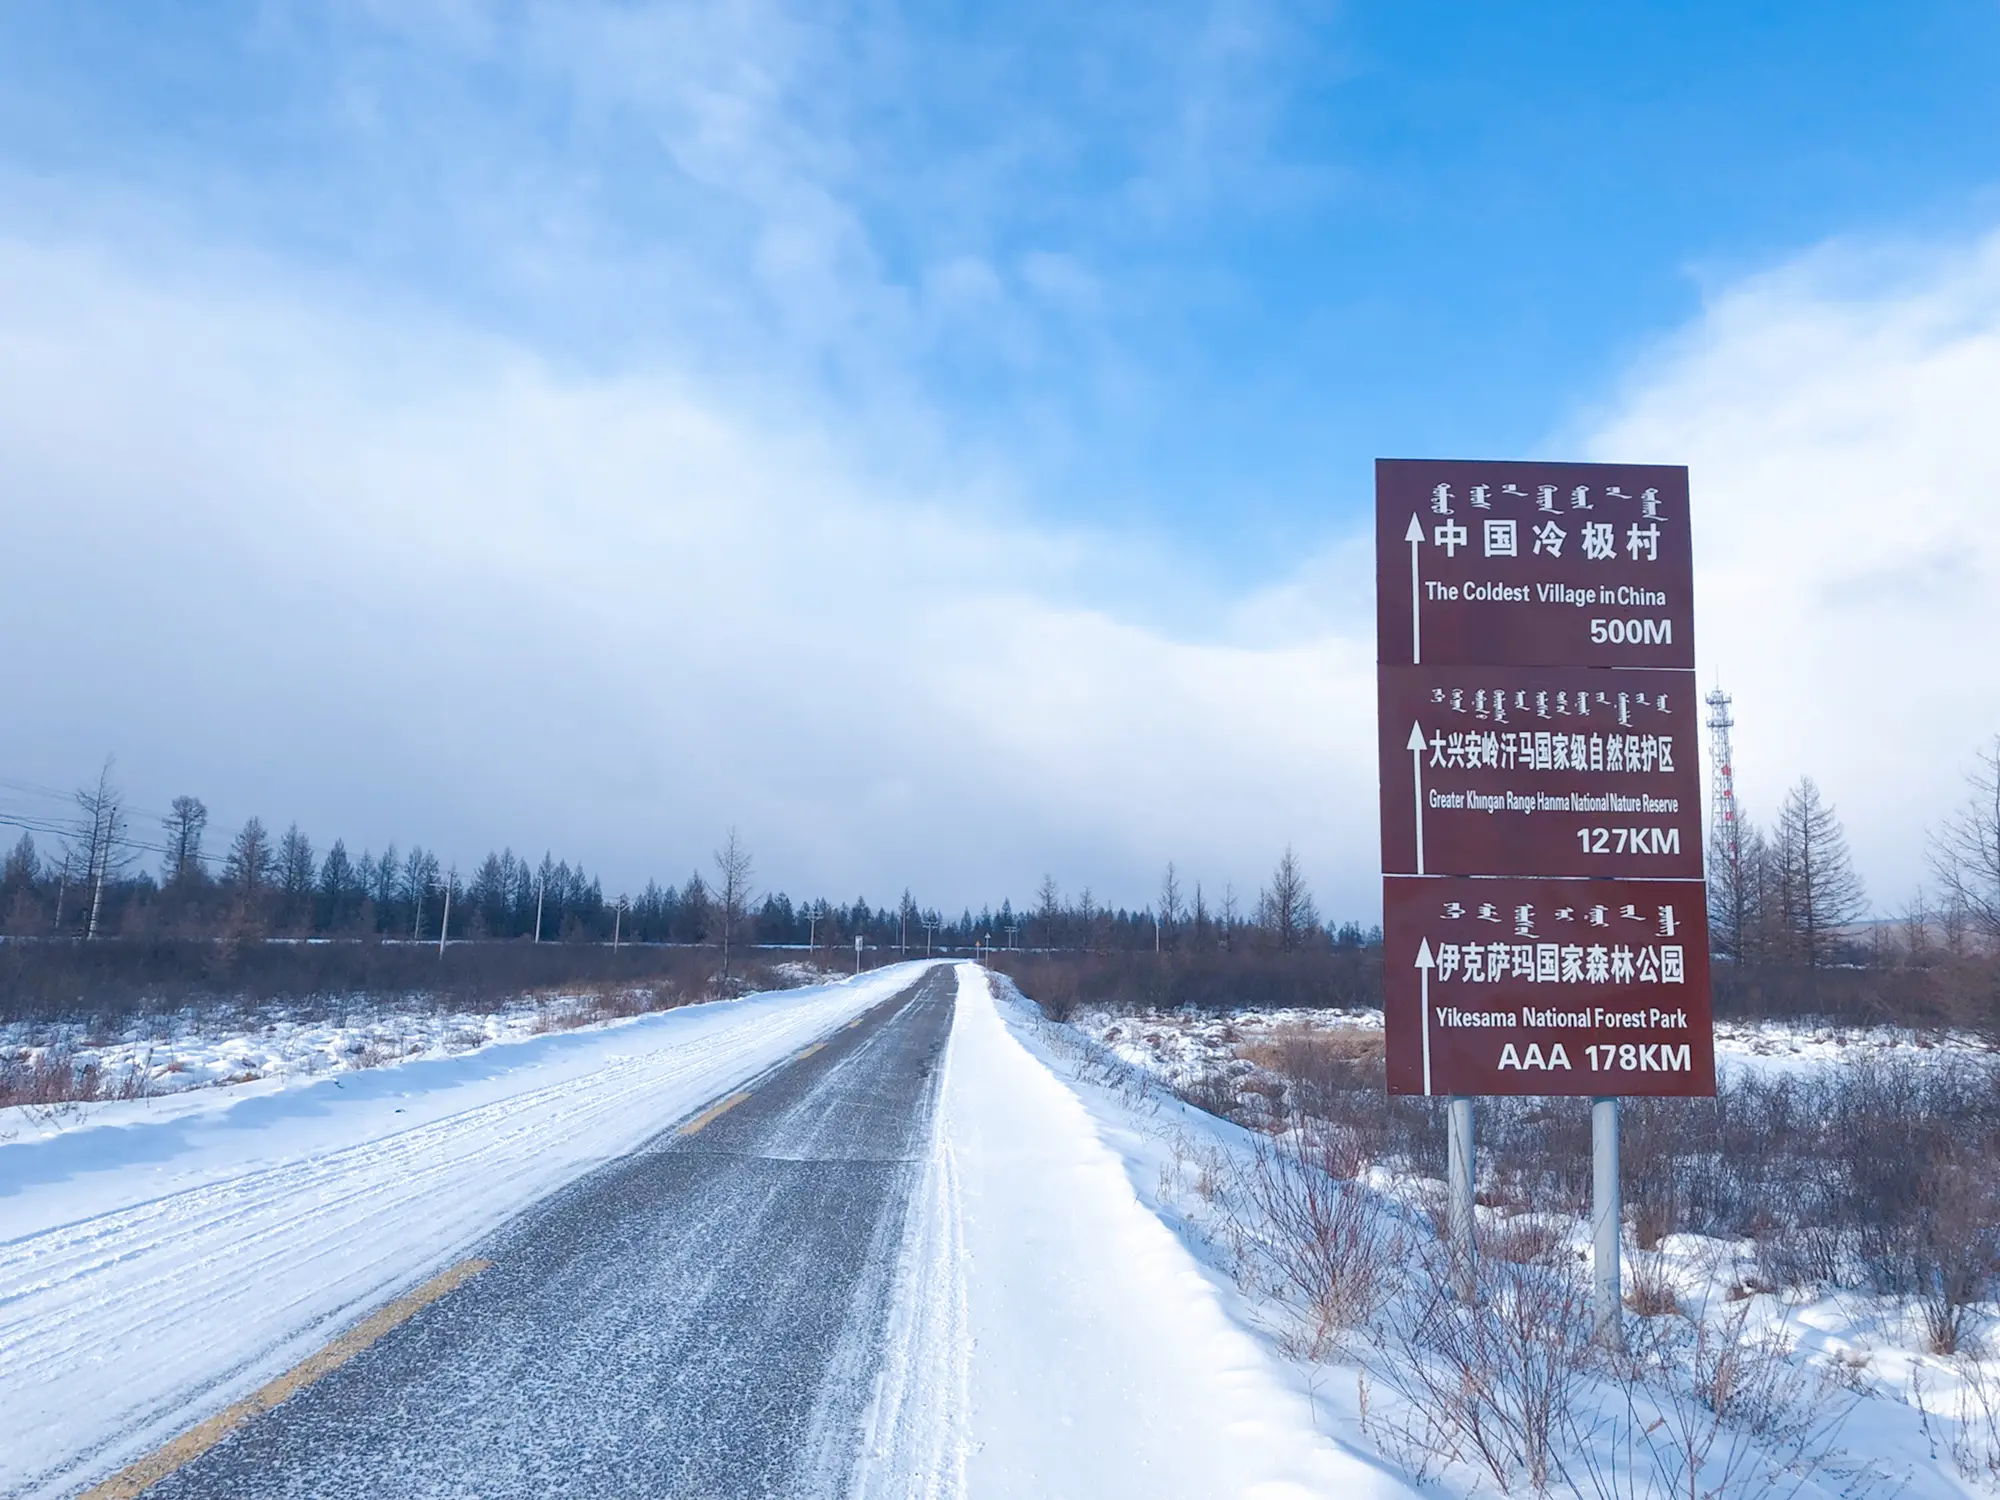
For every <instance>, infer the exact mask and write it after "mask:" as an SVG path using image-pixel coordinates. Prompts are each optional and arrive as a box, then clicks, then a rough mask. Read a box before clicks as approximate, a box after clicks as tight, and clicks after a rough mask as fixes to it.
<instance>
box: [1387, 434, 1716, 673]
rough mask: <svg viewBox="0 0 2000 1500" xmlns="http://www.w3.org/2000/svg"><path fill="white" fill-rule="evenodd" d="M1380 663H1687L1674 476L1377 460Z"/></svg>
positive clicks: (1688, 569)
mask: <svg viewBox="0 0 2000 1500" xmlns="http://www.w3.org/2000/svg"><path fill="white" fill-rule="evenodd" d="M1375 569H1376V583H1375V598H1376V609H1377V610H1378V611H1379V619H1378V622H1377V633H1376V642H1377V649H1378V650H1379V652H1380V659H1381V661H1382V663H1383V664H1384V665H1406V664H1408V665H1421V664H1431V663H1436V664H1444V663H1450V664H1453V665H1469V666H1545V667H1684V668H1692V667H1693V666H1694V604H1693V593H1694V557H1693V546H1692V541H1691V537H1690V533H1689V529H1688V475H1687V470H1686V469H1685V468H1680V467H1667V466H1663V465H1652V464H1551V463H1505V462H1486V461H1460V460H1438V459H1396V458H1385V459H1378V460H1377V461H1376V464H1375Z"/></svg>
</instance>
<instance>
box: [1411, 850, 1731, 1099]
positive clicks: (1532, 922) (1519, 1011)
mask: <svg viewBox="0 0 2000 1500" xmlns="http://www.w3.org/2000/svg"><path fill="white" fill-rule="evenodd" d="M1383 885H1384V898H1383V908H1384V909H1383V922H1382V967H1383V980H1384V983H1383V1021H1384V1026H1385V1030H1386V1038H1385V1040H1386V1043H1387V1052H1388V1073H1389V1092H1390V1093H1392V1094H1584V1095H1605V1094H1645V1095H1655V1096H1663V1097H1697V1096H1707V1095H1712V1094H1713V1093H1714V1092H1715V1046H1714V1035H1713V1022H1712V1016H1711V1013H1710V1004H1709V971H1708V920H1707V902H1706V898H1705V896H1704V895H1703V887H1702V885H1701V883H1700V882H1699V881H1652V880H1545V879H1516V880H1490V879H1489V880H1479V879H1459V878H1453V877H1442V878H1439V877H1430V878H1408V879H1398V878H1394V877H1391V878H1389V879H1386V880H1385V881H1384V882H1383Z"/></svg>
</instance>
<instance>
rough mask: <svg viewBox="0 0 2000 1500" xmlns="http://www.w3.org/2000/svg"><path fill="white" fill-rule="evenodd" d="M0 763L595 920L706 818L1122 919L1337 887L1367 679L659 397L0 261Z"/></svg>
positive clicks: (836, 865)
mask: <svg viewBox="0 0 2000 1500" xmlns="http://www.w3.org/2000/svg"><path fill="white" fill-rule="evenodd" d="M0 455H4V457H0V487H3V488H0V519H4V522H5V531H6V535H7V536H8V539H9V546H8V549H7V551H6V553H5V555H4V558H0V570H4V582H5V588H4V590H0V629H4V630H5V631H6V634H7V637H8V638H9V639H10V640H14V641H17V642H25V643H31V644H30V645H29V647H28V649H22V650H17V651H15V652H12V653H9V656H8V658H7V659H6V663H5V666H4V668H0V695H4V699H5V701H6V702H7V704H8V707H9V712H8V713H7V715H6V716H5V718H4V720H0V764H4V765H6V766H7V767H8V768H9V769H10V772H11V773H12V774H14V775H17V776H26V777H30V778H32V779H35V780H39V781H43V782H55V783H61V782H63V781H66V780H73V779H75V777H76V776H77V775H78V774H79V773H80V771H81V770H82V769H86V768H88V767H89V766H90V765H92V764H94V763H95V760H96V757H97V756H98V755H99V754H101V753H102V752H103V751H104V750H105V749H107V748H110V749H115V750H117V751H119V752H120V754H121V758H122V762H123V764H124V766H125V767H126V774H127V776H128V778H129V780H130V781H131V782H132V784H133V788H134V790H135V792H137V793H138V794H139V795H140V798H141V800H142V801H146V802H150V803H152V804H154V805H158V804H160V803H162V802H164V800H165V799H166V798H167V797H169V796H171V795H173V794H175V793H177V792H181V791H193V792H196V793H198V794H200V795H202V796H204V797H206V798H207V799H208V800H209V801H210V803H211V805H213V806H214V807H215V809H216V812H217V819H218V822H219V823H223V824H227V823H231V822H233V821H234V820H236V819H239V818H241V817H242V816H244V815H246V814H248V813H250V812H253V811H255V812H260V813H262V814H263V815H264V816H265V817H266V818H268V819H276V820H278V821H280V822H283V821H284V820H287V819H289V818H291V817H293V816H296V817H298V818H299V819H300V821H301V822H302V824H304V825H305V826H306V827H307V829H308V831H309V832H312V833H313V834H315V835H316V836H317V837H319V838H320V839H322V840H325V839H329V838H331V837H332V836H334V835H336V834H340V835H343V836H345V837H347V838H348V839H349V840H350V843H351V844H354V845H360V844H364V843H365V844H376V845H379V844H380V843H381V842H382V841H383V840H385V839H388V838H391V837H394V838H398V839H401V840H403V841H405V842H407V841H409V840H410V839H413V838H414V839H418V840H421V841H423V842H425V843H430V844H436V845H439V846H441V847H442V848H443V850H444V851H445V853H446V854H447V856H448V857H456V858H458V859H460V860H461V861H469V860H472V859H474V858H476V857H477V856H478V855H479V854H480V853H482V852H483V851H484V849H485V848H486V847H487V846H488V845H489V844H497V843H500V842H503V841H511V842H513V843H515V844H516V845H517V846H518V845H526V846H527V847H529V848H530V849H534V850H539V849H540V848H541V847H542V846H543V845H545V844H548V845H554V846H556V847H557V848H559V849H563V850H568V851H571V852H572V853H576V854H581V855H583V857H585V858H586V859H588V860H590V861H592V862H593V863H594V864H597V865H600V866H602V867H603V868H604V870H605V873H606V875H607V877H608V878H609V879H610V880H611V881H612V883H613V888H614V889H615V888H616V887H617V886H618V885H621V884H624V885H630V884H633V883H636V882H637V881H638V880H640V879H642V878H643V877H644V876H645V875H646V874H649V873H657V874H660V875H662V876H666V877H669V878H671V877H673V876H676V875H678V874H681V873H684V872H685V868H686V866H688V865H689V864H690V863H692V862H694V861H697V860H701V859H703V858H704V857H705V854H706V851H707V850H708V849H710V848H711V847H712V846H713V844H714V843H715V842H716V841H717V839H718V838H719V836H720V833H721V831H722V829H723V827H724V826H725V825H726V824H728V823H730V822H736V823H739V824H741V825H742V826H743V828H744V831H745V833H746V835H747V836H748V837H749V839H750V840H751V842H752V844H753V846H754V847H755V848H756V849H757V850H758V851H759V852H760V854H761V856H762V862H763V868H764V871H765V873H766V875H767V878H769V879H771V880H773V881H774V882H779V883H782V884H784V885H786V886H789V887H792V888H794V889H800V888H809V889H814V890H825V891H828V892H829V893H835V894H842V893H851V891H852V890H855V889H858V890H859V891H861V892H864V893H866V894H868V895H869V896H871V897H872V898H874V899H876V900H887V899H889V898H890V897H891V896H893V894H894V893H895V891H896V890H898V889H900V888H901V886H903V885H904V884H905V883H908V884H910V885H911V886H913V887H914V888H915V889H916V890H917V891H918V893H919V894H920V895H922V896H925V897H926V898H927V899H935V900H941V901H950V902H954V903H956V902H961V901H966V900H978V899H983V898H986V897H988V896H993V897H997V896H999V895H1001V894H1007V893H1011V894H1013V895H1014V896H1015V897H1016V898H1017V899H1024V898H1025V897H1026V896H1027V895H1028V893H1029V891H1030V890H1031V888H1032V887H1033V885H1034V883H1035V882H1036V880H1037V879H1038V878H1039V876H1040V874H1041V872H1042V871H1043V870H1044V869H1045V868H1046V869H1051V870H1053V871H1054V872H1055V873H1056V874H1057V876H1058V878H1059V879H1061V880H1062V881H1064V883H1065V884H1066V885H1067V886H1069V887H1071V888H1075V887H1077V886H1080V885H1083V884H1085V883H1089V884H1092V885H1093V886H1095V887H1096V889H1097V891H1098V893H1099V895H1100V896H1101V897H1110V898H1112V899H1117V900H1125V901H1132V902H1140V901H1143V900H1145V899H1146V897H1147V896H1148V895H1149V894H1150V892H1151V890H1152V888H1153V884H1154V882H1155V880H1156V878H1157V872H1158V869H1159V867H1160V865H1161V864H1162V863H1163V862H1164V861H1165V860H1166V859H1167V858H1169V857H1173V858H1177V859H1178V860H1179V861H1180V862H1181V864H1182V867H1183V869H1184V870H1186V871H1187V872H1188V873H1189V875H1190V877H1191V878H1201V879H1204V880H1206V881H1207V882H1208V883H1209V886H1210V888H1211V890H1213V889H1215V888H1216V887H1218V886H1219V885H1220V884H1221V883H1222V881H1223V880H1225V879H1232V880H1234V881H1235V882H1236V883H1237V884H1238V886H1239V888H1248V887H1251V886H1254V884H1255V882H1256V880H1257V879H1258V878H1259V877H1260V876H1261V875H1262V874H1263V873H1264V872H1265V871H1266V869H1267V867H1268V865H1269V863H1270V861H1271V859H1272V858H1273V857H1274V856H1275V853H1276V851H1277V850H1278V849H1279V848H1280V847H1281V846H1282V845H1283V844H1284V842H1285V841H1286V840H1288V839H1296V840H1297V841H1298V843H1299V845H1300V847H1301V851H1302V853H1303V854H1305V856H1306V857H1307V858H1308V859H1309V860H1311V861H1313V863H1314V864H1315V865H1316V867H1317V868H1318V869H1319V870H1320V871H1322V872H1323V874H1322V882H1321V885H1322V895H1323V897H1324V899H1325V901H1326V904H1327V906H1328V908H1329V909H1330V910H1333V911H1336V912H1339V911H1365V910H1366V909H1367V908H1368V906H1369V905H1370V904H1372V902H1371V897H1372V879H1371V875H1372V869H1373V853H1372V851H1373V847H1374V813H1373V806H1374V801H1373V794H1372V790H1371V780H1370V775H1371V762H1370V758H1369V756H1370V751H1369V734H1368V721H1369V701H1370V698H1371V696H1372V694H1371V675H1372V674H1371V673H1370V671H1369V666H1368V663H1369V661H1370V655H1371V653H1370V652H1369V651H1368V650H1367V649H1365V647H1364V646H1363V645H1362V644H1360V643H1358V642H1357V641H1355V640H1353V639H1351V638H1343V637H1342V636H1341V635H1339V634H1338V633H1335V632H1332V631H1328V630H1324V629H1320V630H1313V629H1309V628H1308V629H1295V630H1294V631H1293V632H1292V633H1291V634H1290V635H1289V636H1288V637H1287V638H1286V639H1285V640H1283V641H1282V642H1272V641H1270V640H1263V641H1258V642H1255V643H1252V644H1246V645H1233V644H1217V643H1205V642H1199V641H1177V640H1173V639H1168V638H1166V637H1164V636H1163V635H1161V634H1159V633H1157V632H1155V631H1151V630H1148V629H1146V628H1142V627H1141V626H1139V625H1136V624H1133V623H1131V622H1130V621H1129V620H1124V619H1121V618H1119V617H1118V616H1117V615H1116V614H1114V613H1112V612H1109V607H1108V606H1107V604H1106V602H1105V601H1106V600H1107V599H1110V598H1114V597H1115V596H1116V595H1118V594H1119V593H1121V592H1131V591H1140V592H1143V591H1144V590H1145V588H1146V587H1147V586H1148V585H1149V584H1150V585H1151V586H1152V587H1153V588H1156V589H1159V590H1172V589H1174V588H1176V587H1177V586H1178V580H1177V579H1176V577H1175V576H1174V575H1173V573H1172V572H1171V571H1170V570H1169V568H1168V566H1167V565H1166V564H1164V563H1162V562H1161V561H1160V560H1159V558H1158V557H1157V556H1156V555H1149V553H1148V550H1147V549H1146V548H1144V547H1139V548H1136V549H1135V548H1134V547H1133V546H1132V545H1131V544H1130V542H1129V540H1127V539H1108V538H1099V537H1094V536H1092V535H1090V534H1088V533H1084V532H1080V531H1061V530H1052V529H1050V528H1048V527H1046V526H1035V525H1031V524H1029V523H1026V522H1024V521H1022V520H1020V519H1019V518H1018V517H1016V516H1013V515H1011V514H1010V513H1009V512H1008V510H1007V508H1006V507H1005V506H1004V505H1002V504H1000V503H998V502H996V501H995V500H994V499H993V498H992V497H993V496H994V495H996V494H1004V492H1005V488H1006V484H1005V476H1004V475H991V474H987V475H980V474H971V475H967V476H965V477H964V478H963V479H962V480H958V481H954V482H952V483H949V484H943V483H935V482H933V483H931V484H928V485H922V486H919V485H912V484H910V483H907V482H901V481H899V482H897V483H896V484H894V485H893V486H891V485H889V484H887V483H885V482H882V481H879V480H875V479H872V478H871V477H870V475H869V474H868V473H867V472H865V471H864V470H863V468H862V467H861V464H860V462H859V461H858V460H857V459H856V458H855V456H854V452H853V450H852V448H851V447H850V446H848V445H846V444H844V442H843V441H842V435H841V434H838V433H834V432H830V431H826V430H800V429H798V428H795V427H788V426H786V425H784V424H782V423H780V422H777V421H774V420H772V419H769V418H767V417H759V416H758V415H757V414H755V413H747V412H742V411H730V410H724V409H721V408H719V407H718V406H717V405H716V404H715V403H714V401H713V400H712V399H708V398H706V397H704V395H703V393H702V392H700V391H699V390H697V389H695V388H693V387H692V386H690V385H689V384H688V383H686V382H685V381H684V380H682V379H680V378H679V377H677V376H675V375H674V374H672V373H671V372H664V373H654V374H648V375H624V376H591V377H586V376H580V375H574V374H570V375H563V374H558V373H557V372H555V371H553V370H552V369H551V368H549V367H548V366H547V365H546V364H544V363H542V362H541V361H539V360H537V359H536V358H534V357H533V356H532V355H531V354H529V353H528V352H527V351H525V350H523V349H521V348H519V347H517V346H513V345H509V344H506V343H501V342H497V341H494V340H491V339H487V338H484V337H480V336H476V335H473V334H468V333H466V332H465V331H463V330H461V329H457V328H454V327H451V326H448V325H445V324H441V323H438V322H435V321H431V322H428V323H427V322H424V321H423V320H421V319H413V318H412V317H411V316H410V314H409V311H408V309H401V310H399V312H398V314H397V316H396V318H395V319H394V320H393V321H390V320H378V319H375V318H372V317H370V316H369V315H368V314H367V313H366V312H365V311H358V310H356V309H354V308H352V307H345V306H341V305H337V304H336V303H334V302H333V301H331V300H330V299H327V298H325V297H318V298H311V299H309V298H306V297H304V296H303V295H301V294H300V293H298V292H297V291H296V290H293V291H287V290H286V287H285V285H284V284H283V283H281V282H278V281H277V280H275V279H270V278H260V277H259V276H257V275H255V274H250V273H246V272H244V271H243V269H242V268H241V267H238V268H236V274H235V275H234V276H233V277H232V278H231V280H230V281H228V282H227V283H225V282H223V281H220V280H218V279H215V278H213V277H203V276H201V275H199V274H196V273H194V272H192V271H189V270H188V269H187V268H185V267H182V268H180V269H178V270H166V269H162V268H161V264H160V261H159V260H158V258H157V256H156V258H155V260H154V262H153V263H152V264H151V265H149V267H148V269H147V271H146V273H145V274H144V275H143V276H142V275H140V274H137V273H135V272H134V271H133V270H131V268H130V267H129V266H127V265H125V264H123V263H121V262H120V261H118V260H117V259H115V258H111V257H107V256H104V255H94V254H89V253H85V252H82V251H79V250H78V249H77V248H75V247H51V246H47V245H41V246H35V245H29V244H25V243H22V242H19V241H15V242H11V243H4V242H0Z"/></svg>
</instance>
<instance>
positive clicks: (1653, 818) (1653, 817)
mask: <svg viewBox="0 0 2000 1500" xmlns="http://www.w3.org/2000/svg"><path fill="white" fill-rule="evenodd" d="M1377 678H1378V681H1377V699H1378V705H1379V716H1378V720H1377V727H1378V731H1379V734H1380V737H1381V747H1380V748H1381V770H1382V871H1383V873H1384V874H1385V875H1425V874H1429V875H1594V876H1610V875H1626V876H1640V877H1651V878H1677V879H1694V880H1699V879H1700V878H1701V873H1702V865H1701V853H1702V850H1701V776H1700V771H1699V766H1698V755H1699V747H1698V745H1697V743H1696V739H1695V713H1696V703H1695V684H1694V674H1693V673H1692V672H1679V671H1653V670H1634V671H1628V672H1604V671H1594V670H1590V669H1587V668H1579V667H1543V668H1534V667H1458V666H1449V667H1448V666H1421V667H1397V666H1389V665H1386V664H1385V665H1384V666H1382V667H1381V668H1380V669H1379V670H1378V673H1377Z"/></svg>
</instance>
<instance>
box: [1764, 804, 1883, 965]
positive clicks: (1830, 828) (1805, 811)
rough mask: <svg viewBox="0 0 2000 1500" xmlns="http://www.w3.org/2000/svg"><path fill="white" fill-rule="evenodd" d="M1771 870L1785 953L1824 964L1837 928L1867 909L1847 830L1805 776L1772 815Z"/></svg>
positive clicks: (1801, 960) (1836, 937) (1808, 962)
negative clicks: (1775, 821) (1774, 829)
mask: <svg viewBox="0 0 2000 1500" xmlns="http://www.w3.org/2000/svg"><path fill="white" fill-rule="evenodd" d="M1774 852H1775V860H1774V865H1775V870H1776V875H1777V881H1778V899H1779V911H1780V921H1781V925H1782V929H1783V935H1784V938H1785V940H1786V946H1787V950H1788V953H1787V956H1789V957H1790V958H1792V959H1793V960H1794V961H1796V962H1798V963H1802V964H1804V965H1805V966H1806V967H1807V968H1808V969H1814V970H1817V969H1820V968H1824V967H1825V966H1826V964H1827V962H1828V961H1829V960H1830V959H1831V958H1832V956H1833V952H1834V949H1835V946H1836V945H1837V944H1838V942H1839V939H1840V930H1841V929H1842V928H1843V927H1846V926H1848V925H1850V924H1852V923H1853V922H1856V921H1858V920H1859V919H1860V918H1861V916H1862V915H1863V914H1864V913H1865V912H1866V911H1867V910H1868V901H1867V897H1866V896H1865V895H1864V894H1863V892H1862V888H1861V879H1860V877H1859V876H1857V875H1856V874H1855V873H1854V864H1853V861H1852V860H1851V859H1850V857H1849V855H1848V852H1847V835H1846V833H1845V832H1844V831H1843V830H1842V829H1841V826H1840V819H1839V817H1838V816H1837V815H1836V814H1835V812H1834V810H1833V808H1831V807H1829V806H1828V805H1827V804H1826V803H1825V802H1823V801H1821V800H1820V794H1819V787H1818V786H1817V785H1816V784H1815V783H1814V782H1813V779H1812V778H1811V777H1810V776H1802V777H1800V778H1799V782H1798V785H1797V786H1795V787H1793V788H1792V790H1791V791H1790V793H1788V794H1787V795H1786V797H1785V805H1784V808H1783V810H1782V811H1781V812H1780V813H1779V815H1778V840H1777V847H1776V850H1775V851H1774Z"/></svg>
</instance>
